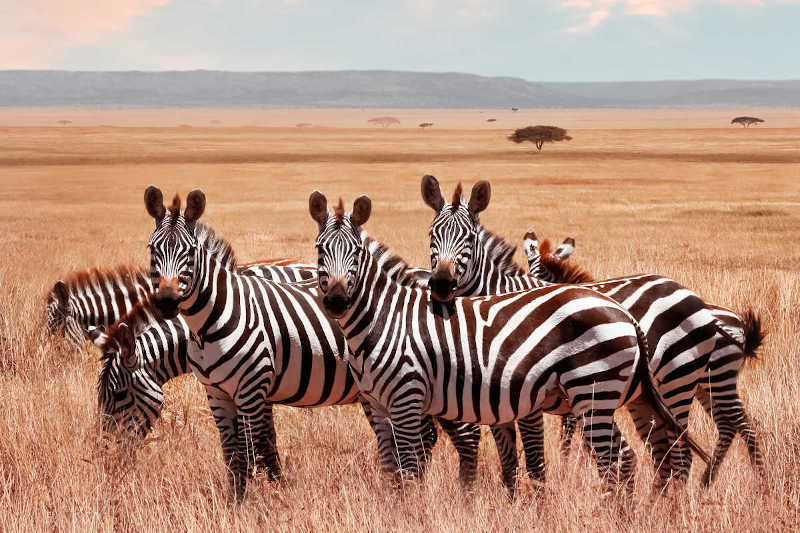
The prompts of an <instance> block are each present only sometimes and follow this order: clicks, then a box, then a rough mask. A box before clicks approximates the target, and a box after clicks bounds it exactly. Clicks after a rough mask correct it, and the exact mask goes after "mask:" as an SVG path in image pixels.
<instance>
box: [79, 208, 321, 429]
mask: <svg viewBox="0 0 800 533" xmlns="http://www.w3.org/2000/svg"><path fill="white" fill-rule="evenodd" d="M197 226H198V227H199V226H200V224H199V223H198V224H197ZM202 231H203V232H205V231H207V230H206V229H205V228H204V229H203V230H202ZM237 269H238V270H239V271H240V272H242V273H246V274H248V275H257V276H260V277H263V278H267V279H272V280H275V281H280V282H285V283H291V282H298V281H303V280H307V279H311V278H314V277H316V267H309V265H303V264H299V263H296V262H294V261H290V260H287V259H271V260H268V261H262V262H258V263H249V264H247V265H242V266H239V267H237ZM146 286H147V287H150V283H149V278H148V283H147V284H146ZM84 287H85V286H84ZM89 288H91V286H89ZM76 292H77V291H76ZM87 292H88V291H86V289H84V293H87ZM109 294H112V293H109V292H104V293H95V294H92V298H94V300H95V301H97V302H100V305H105V306H106V307H105V308H107V309H110V308H111V305H110V304H109V303H108V302H104V300H103V298H104V297H106V298H107V297H108V295H109ZM151 294H152V293H145V294H144V295H142V296H141V297H140V298H137V299H136V301H135V303H134V304H133V305H132V307H131V308H130V309H128V310H126V312H125V313H124V314H123V315H122V316H121V317H119V319H118V320H117V321H116V322H115V323H114V324H112V325H110V326H108V328H105V327H101V326H103V325H104V322H103V321H100V323H99V324H96V325H91V326H88V329H87V330H86V332H85V335H87V336H88V337H89V338H90V339H91V340H92V341H93V342H94V343H95V345H97V346H98V347H99V348H100V351H101V354H102V357H101V360H102V361H103V371H102V372H101V375H100V379H99V380H98V405H99V407H100V412H101V414H102V416H103V425H104V428H106V429H110V428H112V427H114V428H124V429H125V430H126V431H127V437H128V438H129V440H134V441H136V440H139V439H141V438H143V437H144V436H145V435H146V434H147V432H148V431H149V430H150V428H151V427H152V425H153V422H155V420H156V419H157V418H158V417H159V416H160V414H161V409H162V407H163V403H164V396H163V392H162V390H161V389H162V387H163V386H164V384H165V383H166V382H167V381H169V380H170V379H172V378H175V377H178V376H180V375H183V374H188V373H191V369H190V368H189V363H188V359H187V353H188V349H189V339H190V333H189V328H188V326H187V325H186V323H185V322H184V320H183V319H182V318H181V317H180V316H178V317H176V318H174V319H171V320H167V319H164V318H163V317H161V314H160V313H158V312H157V311H156V310H155V309H153V308H152V306H151V304H150V302H149V298H150V295H151ZM120 308H122V307H120ZM64 314H65V315H66V316H69V317H76V314H72V315H70V314H68V313H64ZM107 316H108V315H105V317H106V318H107ZM93 318H95V319H97V316H95V317H93ZM84 320H85V318H84ZM77 321H78V320H77V319H76V320H75V322H77ZM83 323H84V324H86V323H87V322H86V321H84V322H83ZM106 329H107V332H106ZM129 332H132V335H128V333H129ZM82 335H83V333H82ZM123 352H124V353H127V354H128V355H129V356H130V359H127V360H124V359H123V358H122V355H121V354H122V353H123ZM137 361H138V363H140V365H139V364H136V363H137ZM124 363H130V364H124Z"/></svg>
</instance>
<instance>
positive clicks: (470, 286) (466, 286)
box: [457, 228, 545, 296]
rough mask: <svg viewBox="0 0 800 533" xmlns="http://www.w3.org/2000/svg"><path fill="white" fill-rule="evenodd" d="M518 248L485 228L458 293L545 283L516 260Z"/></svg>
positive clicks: (490, 291) (492, 291)
mask: <svg viewBox="0 0 800 533" xmlns="http://www.w3.org/2000/svg"><path fill="white" fill-rule="evenodd" d="M515 250H516V248H514V247H513V246H510V245H509V244H508V243H506V242H505V241H503V240H502V239H500V238H499V237H497V236H495V235H493V234H492V233H491V232H489V231H488V230H486V229H484V228H481V229H480V231H479V232H478V238H477V241H476V243H475V252H474V254H473V258H472V261H471V267H470V269H469V270H468V275H467V282H466V283H463V284H462V287H461V288H460V289H459V290H458V292H457V294H458V296H486V295H490V294H502V293H505V292H511V291H516V290H520V289H526V288H532V287H542V286H544V285H545V283H544V282H542V281H541V280H539V279H537V278H535V277H532V276H531V275H530V274H528V273H527V272H525V271H524V270H522V269H521V268H519V266H517V265H516V264H515V263H514V252H515Z"/></svg>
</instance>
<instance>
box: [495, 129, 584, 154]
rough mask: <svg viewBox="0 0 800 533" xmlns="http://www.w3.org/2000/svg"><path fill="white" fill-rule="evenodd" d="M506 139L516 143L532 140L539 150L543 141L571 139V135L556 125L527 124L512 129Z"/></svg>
mask: <svg viewBox="0 0 800 533" xmlns="http://www.w3.org/2000/svg"><path fill="white" fill-rule="evenodd" d="M508 140H509V141H513V142H515V143H517V144H520V143H524V142H526V141H528V142H532V143H534V144H535V145H536V148H537V149H538V150H541V149H542V145H544V143H552V142H558V141H571V140H572V137H570V136H569V135H567V130H565V129H563V128H559V127H557V126H528V127H527V128H520V129H518V130H516V131H514V133H512V134H511V135H509V136H508Z"/></svg>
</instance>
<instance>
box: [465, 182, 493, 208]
mask: <svg viewBox="0 0 800 533" xmlns="http://www.w3.org/2000/svg"><path fill="white" fill-rule="evenodd" d="M491 197H492V186H491V185H489V182H488V181H483V180H481V181H479V182H478V183H476V184H475V185H474V186H473V187H472V193H471V194H470V196H469V205H468V206H467V207H469V210H470V212H471V213H472V214H473V215H477V214H478V213H480V212H481V211H483V210H484V209H486V207H487V206H488V205H489V199H490V198H491Z"/></svg>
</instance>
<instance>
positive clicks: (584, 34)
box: [0, 0, 800, 81]
mask: <svg viewBox="0 0 800 533" xmlns="http://www.w3.org/2000/svg"><path fill="white" fill-rule="evenodd" d="M33 4H35V5H33ZM99 5H102V7H99ZM799 22H800V0H672V1H668V0H531V1H511V0H461V1H459V0H430V1H423V0H395V1H393V2H384V1H380V0H372V1H361V0H352V1H346V2H345V1H339V2H337V1H333V0H328V1H324V0H272V1H270V0H106V1H105V2H96V1H95V0H66V1H65V0H39V1H38V2H19V1H17V0H0V35H2V36H3V37H0V43H3V46H2V47H0V68H2V69H8V68H52V69H68V70H133V69H136V70H191V69H219V70H238V71H251V70H340V69H359V70H365V69H385V70H423V71H457V72H470V73H475V74H483V75H490V76H518V77H521V78H525V79H528V80H542V81H591V80H601V81H602V80H652V79H696V78H752V79H797V78H800V30H799V29H798V25H799V24H798V23H799Z"/></svg>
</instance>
